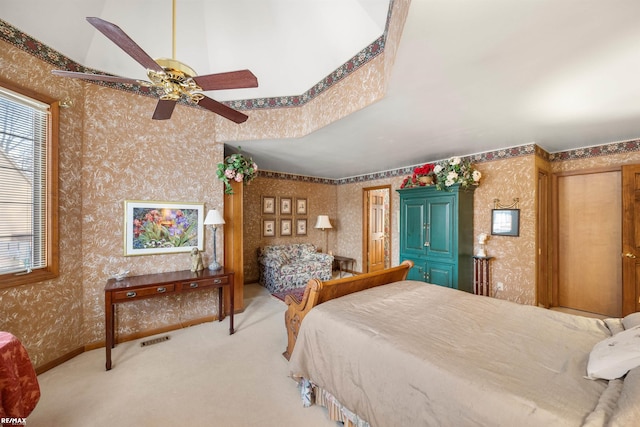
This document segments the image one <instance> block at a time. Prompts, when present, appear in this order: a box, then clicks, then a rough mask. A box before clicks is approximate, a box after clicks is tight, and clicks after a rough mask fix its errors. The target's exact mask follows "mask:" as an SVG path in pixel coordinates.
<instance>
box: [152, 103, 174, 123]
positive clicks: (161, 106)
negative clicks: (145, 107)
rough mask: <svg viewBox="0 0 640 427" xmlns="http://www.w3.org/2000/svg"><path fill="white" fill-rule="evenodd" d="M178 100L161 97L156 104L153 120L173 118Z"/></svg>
mask: <svg viewBox="0 0 640 427" xmlns="http://www.w3.org/2000/svg"><path fill="white" fill-rule="evenodd" d="M176 104H177V102H176V101H170V100H165V99H161V100H159V101H158V104H157V105H156V110H155V111H154V112H153V117H152V118H153V120H167V119H170V118H171V115H172V114H173V110H174V109H175V108H176Z"/></svg>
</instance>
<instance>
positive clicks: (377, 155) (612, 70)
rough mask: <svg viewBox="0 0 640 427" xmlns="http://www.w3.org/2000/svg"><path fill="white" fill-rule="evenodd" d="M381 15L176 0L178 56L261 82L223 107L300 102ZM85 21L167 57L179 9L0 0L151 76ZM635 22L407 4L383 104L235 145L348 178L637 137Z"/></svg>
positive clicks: (305, 169) (293, 169)
mask: <svg viewBox="0 0 640 427" xmlns="http://www.w3.org/2000/svg"><path fill="white" fill-rule="evenodd" d="M388 4H389V2H388V0H215V1H206V0H177V14H176V15H177V18H176V21H177V30H176V41H177V49H176V50H177V52H176V57H177V58H178V59H180V60H181V61H183V62H185V63H187V64H189V65H190V66H192V67H193V68H194V69H195V70H196V71H197V72H198V73H199V74H209V73H215V72H223V71H232V70H236V69H244V68H248V69H250V70H251V71H253V72H254V74H256V76H257V77H258V81H259V84H260V86H259V87H258V88H256V89H242V90H235V91H216V92H213V93H210V94H209V95H210V96H211V97H213V98H215V99H217V100H220V101H224V100H237V99H253V98H261V97H276V96H288V95H299V94H302V93H304V92H305V91H307V90H308V89H309V88H311V87H312V86H313V85H314V84H315V83H317V82H318V81H320V80H322V79H323V78H324V77H325V76H326V75H328V74H330V73H331V72H332V71H333V70H335V69H336V68H338V67H339V66H340V65H341V64H342V63H344V62H346V61H347V60H348V59H349V58H351V57H352V56H353V55H354V54H356V53H357V52H358V51H360V50H361V49H362V48H364V47H365V46H367V45H368V44H370V43H371V42H372V41H374V40H375V39H376V38H378V37H379V36H380V35H381V34H382V33H383V31H384V24H385V20H386V15H387V9H388ZM154 8H155V10H154ZM86 16H98V17H101V18H103V19H106V20H108V21H110V22H113V23H116V24H117V25H119V26H120V27H121V28H122V29H123V30H124V31H125V32H126V33H127V34H128V35H129V36H130V37H131V38H133V39H134V40H135V41H136V42H137V43H138V44H139V45H140V46H141V47H142V48H143V49H145V50H146V51H147V52H148V53H149V54H150V55H151V56H152V57H154V58H155V57H171V56H172V55H171V38H172V37H171V1H170V0H163V1H157V0H156V1H151V0H144V1H140V0H136V1H124V0H60V1H55V2H49V1H44V0H39V1H38V0H2V1H0V19H3V20H5V21H7V22H9V23H10V24H12V25H14V26H15V27H17V28H19V29H21V30H23V31H25V32H26V33H28V34H29V35H31V36H33V37H35V38H37V39H39V40H41V41H42V42H44V43H45V44H47V45H48V46H50V47H52V48H54V49H56V50H58V51H60V52H62V53H63V54H65V55H66V56H68V57H70V58H71V59H73V60H75V61H76V62H79V63H81V64H83V65H85V66H88V67H91V68H96V69H98V70H102V71H105V72H109V73H113V74H117V75H122V76H126V77H133V78H140V79H145V74H144V70H143V69H142V67H141V66H140V65H139V64H138V63H136V62H135V61H133V60H132V59H130V58H129V57H128V56H127V55H126V54H124V53H123V52H122V51H121V50H120V49H118V48H117V47H115V46H114V45H113V44H112V43H111V42H109V41H108V40H107V39H106V38H105V37H104V36H103V35H102V34H100V33H98V32H97V31H95V30H94V29H93V27H92V26H91V25H89V24H88V23H87V22H86V20H85V19H84V18H85V17H86ZM639 16H640V1H638V0H610V1H602V0H517V1H514V0H413V1H412V4H411V6H410V11H409V15H408V18H407V21H406V24H405V27H404V32H403V35H402V39H401V43H400V46H399V49H398V54H397V57H396V60H395V65H394V68H393V72H392V76H391V80H390V81H389V82H388V92H387V95H386V96H385V98H384V99H383V100H381V101H379V102H377V103H375V104H373V105H371V106H369V107H367V108H365V109H363V110H361V111H359V112H356V113H353V114H351V115H349V116H347V117H346V118H344V119H342V120H339V121H338V122H335V123H333V124H331V125H329V126H326V127H324V128H322V129H320V130H318V131H316V132H314V133H312V134H310V135H308V136H306V137H303V138H295V139H281V140H268V141H265V140H261V141H235V142H233V143H229V144H230V145H233V146H238V145H240V146H242V149H243V151H245V152H247V153H249V154H250V155H252V156H253V157H254V159H255V160H256V161H257V162H258V164H259V165H260V167H261V168H263V169H268V170H274V171H281V172H290V173H296V174H303V175H310V176H318V177H327V178H344V177H350V176H356V175H361V174H366V173H370V172H376V171H382V170H388V169H395V168H399V167H403V166H409V165H414V164H419V163H422V162H424V161H433V160H438V159H443V158H446V157H449V156H451V155H466V154H472V153H478V152H483V151H488V150H496V149H500V148H505V147H511V146H518V145H523V144H529V143H536V144H538V145H540V146H541V147H542V148H544V149H546V150H547V151H549V152H557V151H563V150H567V149H572V148H578V147H586V146H591V145H599V144H605V143H609V142H614V141H621V140H627V139H633V138H638V137H640V121H639V120H638V119H639V118H640V84H638V83H637V82H638V79H639V77H640V26H639V25H637V20H638V17H639ZM202 40H207V41H206V42H205V43H200V41H202ZM248 114H249V115H250V112H249V113H248Z"/></svg>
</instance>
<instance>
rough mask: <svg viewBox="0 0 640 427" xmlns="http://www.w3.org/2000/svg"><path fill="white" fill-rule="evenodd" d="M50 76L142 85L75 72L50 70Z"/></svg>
mask: <svg viewBox="0 0 640 427" xmlns="http://www.w3.org/2000/svg"><path fill="white" fill-rule="evenodd" d="M51 74H53V75H56V76H59V77H72V78H76V79H84V80H99V81H103V82H113V83H129V84H132V85H135V84H140V83H143V82H142V81H141V80H136V79H130V78H128V77H119V76H107V75H104V74H90V73H77V72H75V71H66V70H51Z"/></svg>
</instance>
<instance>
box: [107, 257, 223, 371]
mask: <svg viewBox="0 0 640 427" xmlns="http://www.w3.org/2000/svg"><path fill="white" fill-rule="evenodd" d="M224 286H227V288H228V289H229V300H228V301H230V302H229V335H232V334H233V332H234V330H233V310H234V307H233V272H232V271H229V270H226V269H221V270H218V271H211V270H209V269H206V268H205V269H204V270H202V271H198V272H192V271H190V270H183V271H172V272H168V273H156V274H145V275H142V276H132V277H126V278H124V279H123V280H121V281H117V280H116V279H109V280H108V281H107V286H105V288H104V304H105V308H104V316H105V328H106V345H105V347H106V350H107V363H106V368H107V371H108V370H110V369H111V349H112V348H114V347H115V305H116V304H120V303H123V302H128V301H137V300H141V299H144V298H152V297H157V296H161V295H170V294H178V293H180V292H192V291H196V290H199V289H213V288H219V289H220V292H219V293H218V312H219V313H218V317H219V318H218V320H219V321H220V322H222V320H223V319H224V313H225V310H224V307H223V298H222V288H223V287H224Z"/></svg>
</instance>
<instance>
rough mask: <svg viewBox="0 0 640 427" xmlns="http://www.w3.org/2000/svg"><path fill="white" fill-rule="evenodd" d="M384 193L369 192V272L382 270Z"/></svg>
mask: <svg viewBox="0 0 640 427" xmlns="http://www.w3.org/2000/svg"><path fill="white" fill-rule="evenodd" d="M384 219H385V206H384V194H381V192H377V191H375V192H374V191H371V192H369V231H368V236H369V237H368V239H369V272H372V271H379V270H384V259H385V257H384V252H385V251H384V247H385V245H384V240H385V234H384V222H385V221H384Z"/></svg>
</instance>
